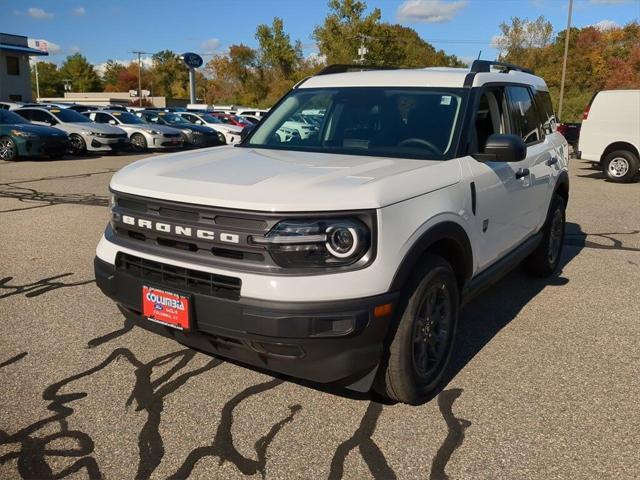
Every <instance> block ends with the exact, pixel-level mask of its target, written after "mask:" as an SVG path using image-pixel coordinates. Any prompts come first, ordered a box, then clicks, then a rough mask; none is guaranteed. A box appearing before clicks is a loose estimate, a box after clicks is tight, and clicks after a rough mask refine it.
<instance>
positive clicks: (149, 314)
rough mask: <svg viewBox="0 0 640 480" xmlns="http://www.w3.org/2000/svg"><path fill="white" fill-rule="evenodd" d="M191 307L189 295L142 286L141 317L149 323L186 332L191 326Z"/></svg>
mask: <svg viewBox="0 0 640 480" xmlns="http://www.w3.org/2000/svg"><path fill="white" fill-rule="evenodd" d="M191 306H192V300H191V295H189V294H185V293H180V292H176V291H171V290H167V289H165V288H159V287H154V286H150V285H143V286H142V315H143V316H144V317H145V318H146V319H147V320H149V321H151V322H155V323H159V324H161V325H165V326H167V327H171V328H175V329H176V330H182V331H185V332H187V331H189V330H191V326H192V316H193V315H192V312H191Z"/></svg>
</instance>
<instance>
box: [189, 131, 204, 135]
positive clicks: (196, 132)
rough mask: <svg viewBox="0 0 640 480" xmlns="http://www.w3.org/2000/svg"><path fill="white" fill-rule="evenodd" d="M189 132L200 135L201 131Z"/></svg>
mask: <svg viewBox="0 0 640 480" xmlns="http://www.w3.org/2000/svg"><path fill="white" fill-rule="evenodd" d="M191 133H193V134H194V135H202V132H198V131H197V130H193V131H192V132H191Z"/></svg>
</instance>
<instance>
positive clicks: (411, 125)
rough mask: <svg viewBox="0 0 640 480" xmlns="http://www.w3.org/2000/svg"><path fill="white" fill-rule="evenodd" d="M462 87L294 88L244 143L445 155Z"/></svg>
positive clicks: (451, 143)
mask: <svg viewBox="0 0 640 480" xmlns="http://www.w3.org/2000/svg"><path fill="white" fill-rule="evenodd" d="M465 98H466V92H465V90H463V89H461V88H417V87H411V88H410V87H406V88H404V87H398V88H396V87H340V88H318V89H316V88H314V89H311V88H310V89H302V88H300V89H296V90H293V91H292V92H291V93H290V94H289V95H288V96H287V97H286V98H285V99H284V100H283V101H282V102H281V103H280V104H279V105H278V107H277V108H276V109H275V110H274V111H272V112H271V113H270V115H269V116H268V117H267V118H266V119H265V120H263V121H262V123H261V124H259V125H258V126H257V127H256V129H255V130H254V132H253V133H252V134H251V136H250V137H249V139H248V142H247V143H246V144H245V146H249V147H263V148H281V149H286V150H301V151H309V152H331V153H345V154H355V155H372V156H373V155H378V156H394V157H407V158H426V159H434V160H443V159H447V158H452V157H453V155H454V154H455V147H456V145H455V138H456V135H457V132H458V130H459V129H460V123H461V117H462V111H463V110H462V105H463V103H464V100H465Z"/></svg>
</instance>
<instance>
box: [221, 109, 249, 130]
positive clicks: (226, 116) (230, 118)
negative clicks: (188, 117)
mask: <svg viewBox="0 0 640 480" xmlns="http://www.w3.org/2000/svg"><path fill="white" fill-rule="evenodd" d="M213 115H215V116H216V117H218V118H219V119H220V120H222V122H224V123H228V124H229V125H236V126H238V127H243V128H244V127H246V126H249V125H253V123H251V122H250V121H249V120H246V119H244V118H241V117H239V116H238V115H231V114H230V113H214V114H213Z"/></svg>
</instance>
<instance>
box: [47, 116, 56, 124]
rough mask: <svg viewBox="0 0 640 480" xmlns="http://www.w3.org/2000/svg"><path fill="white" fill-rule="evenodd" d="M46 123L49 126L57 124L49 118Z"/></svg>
mask: <svg viewBox="0 0 640 480" xmlns="http://www.w3.org/2000/svg"><path fill="white" fill-rule="evenodd" d="M47 123H48V124H49V125H56V124H57V123H58V122H57V121H56V120H54V119H53V118H50V119H49V120H47Z"/></svg>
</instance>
